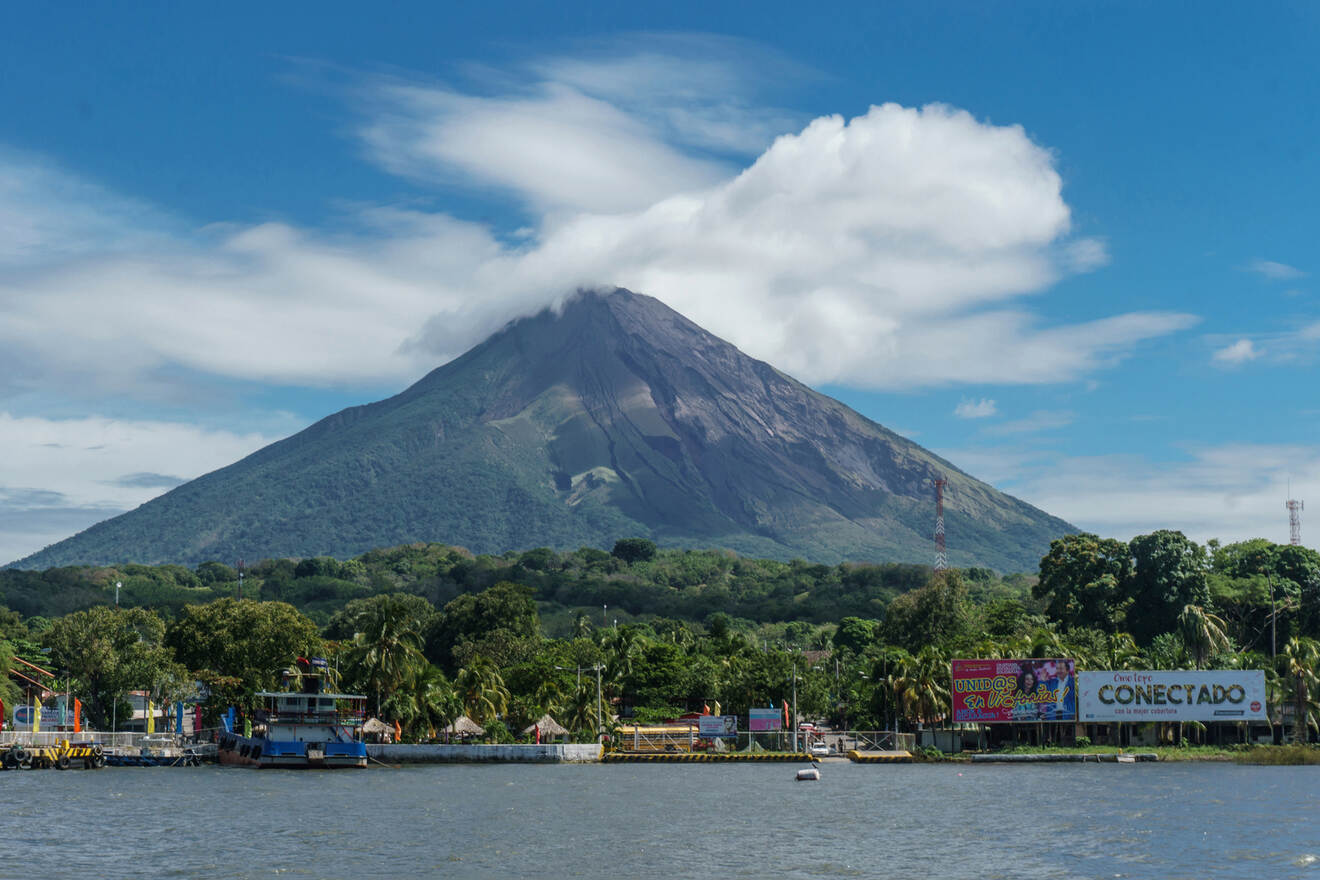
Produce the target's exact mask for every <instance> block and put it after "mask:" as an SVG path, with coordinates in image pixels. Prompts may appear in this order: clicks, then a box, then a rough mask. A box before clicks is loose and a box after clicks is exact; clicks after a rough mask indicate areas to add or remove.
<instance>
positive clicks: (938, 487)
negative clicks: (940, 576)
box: [935, 477, 949, 572]
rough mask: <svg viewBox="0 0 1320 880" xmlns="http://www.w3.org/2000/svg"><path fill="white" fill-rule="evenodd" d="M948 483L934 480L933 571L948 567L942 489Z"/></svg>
mask: <svg viewBox="0 0 1320 880" xmlns="http://www.w3.org/2000/svg"><path fill="white" fill-rule="evenodd" d="M947 485H949V481H948V480H946V479H944V478H943V477H936V478H935V570H936V571H937V572H939V571H944V570H946V569H947V568H948V567H949V557H948V554H946V553H945V552H944V487H945V486H947Z"/></svg>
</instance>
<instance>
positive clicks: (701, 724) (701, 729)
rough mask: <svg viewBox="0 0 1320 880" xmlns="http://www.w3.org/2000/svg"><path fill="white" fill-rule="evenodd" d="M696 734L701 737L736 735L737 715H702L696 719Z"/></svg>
mask: <svg viewBox="0 0 1320 880" xmlns="http://www.w3.org/2000/svg"><path fill="white" fill-rule="evenodd" d="M697 735H698V736H700V737H701V738H702V739H712V738H714V737H727V736H737V735H738V716H737V715H702V716H701V717H699V718H698V719H697Z"/></svg>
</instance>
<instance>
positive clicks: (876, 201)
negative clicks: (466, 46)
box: [0, 53, 1195, 394]
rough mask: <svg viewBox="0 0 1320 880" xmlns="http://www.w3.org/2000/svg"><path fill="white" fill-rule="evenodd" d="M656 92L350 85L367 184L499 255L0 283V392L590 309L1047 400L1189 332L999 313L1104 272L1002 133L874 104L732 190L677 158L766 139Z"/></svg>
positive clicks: (849, 364)
mask: <svg viewBox="0 0 1320 880" xmlns="http://www.w3.org/2000/svg"><path fill="white" fill-rule="evenodd" d="M593 63H594V64H596V65H600V66H593ZM666 65H668V67H666ZM679 66H680V65H677V64H676V62H675V61H674V59H672V58H668V59H667V58H666V57H664V56H662V55H657V54H655V53H652V54H649V55H639V56H636V57H633V58H624V57H620V56H617V55H616V56H612V57H609V58H606V59H603V60H602V59H596V60H595V61H591V60H585V61H584V60H573V61H570V60H566V59H562V58H560V59H545V60H542V61H541V62H538V63H533V64H531V65H529V69H531V70H533V71H534V77H533V79H532V80H531V81H528V82H523V81H518V82H515V83H513V84H511V85H506V87H505V88H504V89H503V90H502V91H500V90H495V91H494V92H492V91H491V89H490V88H487V89H486V91H484V92H482V93H481V94H476V93H465V92H461V91H459V90H458V89H457V88H456V87H454V86H451V85H444V84H434V83H422V82H417V81H406V80H401V79H398V78H395V79H390V80H382V79H379V78H370V79H366V80H364V81H363V82H362V84H361V85H360V87H359V89H358V90H357V92H356V93H355V94H356V96H357V100H358V101H359V102H360V103H359V104H358V106H359V108H360V109H362V111H363V112H366V113H367V114H368V115H369V119H368V121H367V122H365V123H364V124H363V126H362V128H361V132H360V133H361V136H362V137H363V138H364V142H365V143H366V144H367V145H368V150H369V154H370V155H371V157H372V158H373V159H374V160H375V161H378V162H380V163H382V164H383V165H384V166H385V167H387V168H390V169H392V170H394V171H397V172H398V173H400V174H404V175H407V176H409V177H410V178H413V179H416V180H424V181H425V180H435V181H446V180H452V179H453V178H454V177H455V175H461V176H464V177H466V178H468V179H472V180H476V181H479V182H481V183H483V184H486V185H490V186H497V187H500V188H502V189H505V190H507V191H509V192H510V193H512V194H514V195H515V196H516V197H517V198H518V199H520V200H521V201H523V202H524V203H525V204H526V205H528V206H529V209H531V210H533V211H534V212H536V213H535V215H534V216H535V222H534V223H533V224H532V225H531V226H529V227H528V228H527V229H526V230H524V234H523V235H521V236H520V237H518V238H516V239H514V240H513V241H512V242H510V240H509V239H508V238H507V237H501V236H499V235H497V234H496V233H495V232H494V231H492V230H491V229H489V228H487V227H486V226H484V225H481V224H477V223H472V222H466V221H462V220H459V219H456V218H454V217H451V216H447V215H445V214H443V213H434V212H426V211H420V210H415V209H407V210H405V209H399V208H394V207H389V206H374V207H373V206H367V207H357V208H353V209H350V210H349V211H348V213H347V215H346V216H344V217H342V218H340V222H339V223H338V224H337V225H333V226H331V227H329V228H327V229H321V230H316V231H314V230H309V229H300V228H297V227H294V226H290V225H288V224H282V223H266V224H261V225H256V226H232V225H225V224H216V225H213V226H211V227H208V228H206V229H203V230H196V231H193V232H190V233H187V234H178V235H175V236H173V237H172V238H168V239H167V240H165V241H163V242H160V241H156V240H154V239H153V243H149V244H141V243H140V244H139V245H138V246H135V247H130V248H128V249H127V250H125V249H124V248H123V247H122V246H121V244H120V243H116V244H115V245H114V246H113V247H110V246H106V247H102V248H100V249H99V250H93V251H92V252H89V253H86V254H83V255H80V257H79V258H78V259H76V260H65V261H56V262H55V263H54V264H52V265H49V266H47V267H45V268H43V269H40V270H33V271H24V272H20V273H11V274H7V275H5V276H4V279H3V280H0V316H3V318H4V320H3V321H0V343H2V345H0V351H2V352H3V353H0V362H3V366H4V367H5V369H4V371H3V373H4V374H5V375H6V376H7V381H9V382H10V383H11V384H18V383H21V384H22V385H23V387H25V388H32V387H41V386H42V385H43V383H44V384H47V385H49V384H51V383H57V384H62V385H64V386H66V387H72V386H74V385H77V386H79V387H83V388H87V389H90V390H92V391H94V392H96V393H101V392H104V391H115V390H119V391H123V392H125V393H130V394H138V393H141V390H140V389H142V388H144V387H149V386H150V382H151V381H152V379H153V378H154V377H156V376H160V375H162V374H165V373H170V372H177V368H180V367H182V368H185V369H186V370H187V371H189V372H191V373H196V374H199V375H208V376H222V377H236V378H241V379H245V380H251V381H258V382H276V383H284V384H292V385H327V384H337V385H344V384H359V385H362V384H372V385H379V384H381V383H390V382H394V383H398V384H403V383H405V382H406V381H408V380H411V379H413V378H415V377H416V376H418V375H420V374H421V373H422V372H424V371H425V370H427V369H429V368H431V367H433V366H435V365H436V364H437V363H440V362H443V361H444V360H447V359H449V358H452V357H454V356H456V355H458V354H460V353H462V351H464V350H465V349H466V348H468V347H470V346H471V345H473V344H475V343H476V342H478V341H480V339H481V338H483V337H484V336H485V335H487V334H489V333H490V332H491V331H493V330H494V329H496V328H498V327H499V326H500V325H501V324H502V323H504V322H505V321H507V320H509V319H510V318H512V317H515V316H517V315H519V314H526V313H529V312H532V311H535V310H537V309H539V308H541V307H543V306H545V305H547V304H550V303H553V302H555V301H556V300H557V299H560V298H562V297H563V296H564V295H566V294H567V293H568V292H571V291H573V290H574V289H576V288H579V287H608V286H612V285H616V284H617V285H621V286H625V287H629V288H631V289H633V290H637V291H640V292H643V293H649V294H652V295H654V296H657V297H659V298H660V299H662V300H664V301H665V302H667V303H668V304H669V305H671V306H673V307H674V308H676V309H678V310H679V311H681V312H683V313H684V314H686V315H688V316H689V317H691V318H692V319H693V320H695V321H697V322H698V323H699V324H702V325H703V326H705V327H707V328H708V329H710V330H711V331H713V332H715V333H717V334H719V335H721V336H724V337H725V338H727V339H729V340H731V341H732V342H734V343H735V344H737V345H739V346H740V347H741V348H743V349H744V350H745V351H747V352H749V353H750V354H753V355H755V356H757V357H760V358H763V359H765V360H768V361H770V362H771V363H774V364H775V365H776V366H779V367H780V368H782V369H785V370H786V371H788V372H790V373H792V374H794V375H797V376H799V377H801V378H803V379H805V380H806V381H809V382H815V383H823V382H837V383H843V384H851V385H856V386H863V387H872V388H912V387H920V386H930V385H948V384H957V383H960V382H977V383H984V382H1003V383H1052V382H1061V381H1069V380H1073V379H1078V378H1082V377H1084V376H1085V375H1086V374H1087V373H1090V372H1093V371H1095V370H1097V369H1100V368H1103V367H1105V366H1107V365H1109V364H1111V363H1113V362H1114V361H1115V360H1117V359H1119V358H1121V357H1123V356H1125V355H1126V354H1127V353H1128V352H1130V351H1131V349H1132V348H1133V346H1135V345H1137V344H1139V343H1140V342H1142V341H1143V340H1146V339H1150V338H1152V337H1157V336H1160V335H1163V334H1167V333H1170V332H1174V331H1177V330H1180V329H1183V328H1185V327H1188V326H1190V325H1191V324H1192V323H1193V322H1194V321H1195V319H1194V318H1193V317H1191V316H1189V315H1185V314H1170V313H1160V312H1139V313H1128V314H1121V315H1114V316H1110V317H1102V318H1099V319H1096V320H1093V321H1088V322H1085V323H1081V324H1058V323H1047V322H1045V321H1043V320H1042V319H1041V318H1040V317H1038V316H1037V315H1036V314H1034V313H1033V312H1031V311H1028V310H1026V309H1025V308H1023V307H1021V306H1020V305H1018V304H1017V303H1018V302H1019V301H1020V300H1021V299H1022V298H1023V297H1025V296H1027V295H1033V294H1039V293H1040V292H1041V291H1043V290H1046V289H1047V288H1048V287H1049V285H1050V284H1051V283H1053V282H1054V281H1056V280H1057V279H1059V278H1060V277H1062V276H1064V275H1066V274H1067V273H1069V272H1076V271H1085V270H1090V269H1094V268H1096V267H1097V266H1099V265H1101V264H1103V262H1104V260H1105V259H1106V258H1107V257H1106V252H1105V247H1104V244H1103V242H1101V241H1099V240H1098V239H1094V238H1086V237H1077V236H1076V235H1075V233H1074V231H1073V228H1072V220H1071V213H1070V210H1069V208H1068V205H1067V204H1066V203H1065V201H1064V199H1063V197H1062V182H1061V180H1060V177H1059V175H1058V173H1057V171H1056V170H1055V168H1054V159H1053V156H1052V155H1051V153H1050V152H1049V151H1048V150H1047V149H1046V148H1044V147H1042V146H1040V145H1038V144H1036V143H1034V142H1033V141H1032V140H1031V139H1030V138H1029V137H1028V136H1027V135H1026V133H1025V132H1024V131H1023V130H1022V128H1021V127H1020V126H996V125H990V124H987V123H985V122H981V121H979V120H977V119H976V118H975V117H973V116H972V115H971V114H969V113H967V112H965V111H962V110H957V109H954V108H951V107H947V106H943V105H931V106H928V107H925V108H909V107H900V106H898V105H895V104H886V105H883V106H877V107H872V108H871V109H870V110H869V111H868V112H866V113H865V114H863V115H861V116H857V117H855V118H853V119H851V120H849V119H845V118H844V117H842V116H827V117H822V118H819V119H816V120H814V121H812V122H811V123H810V124H808V125H806V127H805V128H802V129H801V130H800V131H797V132H796V133H790V134H784V135H781V136H780V137H778V138H777V139H776V140H774V142H773V143H772V144H771V145H770V146H769V147H768V148H767V149H765V150H764V151H763V152H761V153H760V155H759V156H758V157H756V159H755V161H754V162H751V163H750V164H749V165H746V167H744V168H743V170H741V171H740V172H739V171H737V170H736V169H737V166H736V165H735V164H731V160H730V158H729V154H728V153H726V154H724V155H723V156H720V157H713V155H712V154H711V153H710V152H709V151H707V152H702V151H699V150H698V151H694V150H693V148H692V145H693V144H694V143H699V142H700V143H703V144H705V145H707V146H710V145H712V144H717V143H718V144H725V145H729V144H743V145H744V146H745V145H746V144H749V143H752V142H754V141H755V140H756V139H757V138H758V137H762V136H763V135H764V132H763V128H764V125H765V122H766V119H768V118H771V117H773V112H772V111H767V112H766V113H764V114H758V113H757V112H755V110H754V109H753V108H752V107H751V105H750V104H749V103H748V102H747V101H745V100H741V99H740V98H739V97H738V94H739V93H738V89H739V88H741V87H742V86H740V85H739V80H738V78H737V77H736V76H734V75H733V74H731V73H729V72H728V70H729V68H728V66H727V65H725V66H720V65H715V66H714V67H707V68H703V67H701V66H700V65H696V66H693V67H692V68H691V69H690V70H688V69H687V68H683V69H684V70H686V71H687V72H686V73H685V74H684V76H682V77H677V78H675V79H674V80H673V81H672V83H671V81H670V80H666V79H664V78H663V77H656V76H655V73H656V71H657V70H658V69H659V70H668V69H671V68H674V69H676V68H677V67H679ZM620 71H623V73H620ZM630 71H631V72H630ZM625 74H626V75H625ZM657 81H658V82H661V83H670V84H669V85H665V86H664V87H660V86H656V85H655V83H656V82H657ZM703 82H706V83H709V84H713V85H717V86H722V87H727V88H728V89H729V93H728V94H729V95H731V96H726V97H725V98H723V99H721V101H720V102H718V103H712V102H711V101H709V100H708V101H706V102H705V103H702V102H700V101H696V102H694V106H696V107H697V109H699V110H701V111H702V112H703V113H707V114H709V115H711V118H715V117H714V112H715V111H714V110H713V109H712V108H718V107H723V106H735V105H737V106H744V107H745V108H746V109H745V112H743V113H741V114H732V115H731V118H732V122H730V124H731V125H734V126H735V127H736V128H737V129H738V131H739V132H741V133H740V134H735V133H731V132H726V133H725V134H716V133H712V132H711V131H708V130H704V129H703V126H702V125H698V124H697V123H695V122H692V121H691V120H688V122H686V123H684V122H676V121H673V120H674V118H675V114H676V113H677V112H678V111H679V110H680V109H681V108H682V107H684V106H685V103H684V101H685V98H686V97H687V96H690V95H692V94H694V93H698V92H700V91H701V85H702V83H703ZM758 126H761V128H758ZM758 131H761V132H762V133H761V134H757V132H758ZM0 162H3V157H0ZM12 171H13V169H8V168H7V169H4V170H0V180H3V179H6V177H9V178H16V177H18V176H21V175H17V174H14V173H6V172H12ZM64 190H65V191H69V192H74V193H77V192H79V191H83V192H87V191H89V190H85V189H84V190H79V188H78V187H69V186H65V187H64ZM4 198H5V195H4V193H0V200H3V199H4ZM33 199H37V200H38V201H39V200H40V199H39V198H38V197H37V196H32V195H25V196H24V197H23V199H21V200H20V202H22V203H23V204H26V203H27V202H30V201H33ZM112 201H113V200H110V199H108V197H107V196H106V195H105V194H104V193H102V192H100V191H99V190H97V191H96V195H95V197H94V198H88V199H86V200H84V201H82V202H79V204H80V205H81V209H80V211H81V213H82V214H88V213H90V214H92V215H98V216H99V214H100V213H104V214H105V216H106V217H107V218H108V219H107V220H106V226H107V228H108V227H110V226H113V225H116V224H118V225H121V226H122V225H125V224H123V223H122V222H121V220H122V218H123V217H124V216H126V215H131V214H132V212H133V210H135V208H134V207H133V206H132V203H131V201H127V200H126V201H125V203H124V206H120V207H115V206H113V205H111V206H110V207H105V206H106V205H107V202H112ZM53 204H60V205H62V204H63V202H61V201H60V200H59V199H56V200H55V201H54V202H53ZM55 213H57V212H55ZM72 213H73V215H80V214H79V211H74V212H72ZM0 216H4V209H3V208H0ZM52 216H54V213H52ZM127 225H128V226H131V225H132V224H127ZM159 226H161V224H155V225H154V226H152V229H153V230H154V229H156V228H157V227H159ZM57 231H59V230H57ZM74 231H75V230H74V229H72V228H68V227H66V228H65V229H64V230H63V233H62V234H61V235H56V236H48V238H51V239H52V240H62V239H64V238H69V237H74V236H73V232H74ZM153 234H154V233H153ZM41 247H42V245H41V244H40V243H35V244H33V245H32V246H31V247H30V248H28V251H32V250H34V249H35V250H40V249H41ZM202 314H205V315H206V318H205V319H204V320H203V319H200V318H199V316H200V315H202Z"/></svg>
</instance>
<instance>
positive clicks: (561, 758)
mask: <svg viewBox="0 0 1320 880" xmlns="http://www.w3.org/2000/svg"><path fill="white" fill-rule="evenodd" d="M367 756H368V757H371V758H375V759H376V760H377V761H384V762H385V763H387V764H495V763H500V764H591V763H596V762H599V761H600V759H601V747H600V746H599V745H597V744H595V743H560V744H556V743H544V744H542V745H504V746H492V745H455V744H442V743H426V744H421V745H410V744H407V743H383V744H379V743H368V744H367Z"/></svg>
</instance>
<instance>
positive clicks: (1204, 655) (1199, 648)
mask: <svg viewBox="0 0 1320 880" xmlns="http://www.w3.org/2000/svg"><path fill="white" fill-rule="evenodd" d="M1226 629H1227V625H1226V624H1225V623H1224V621H1223V620H1222V619H1221V618H1219V617H1216V616H1215V615H1213V614H1211V613H1210V612H1208V611H1206V610H1205V609H1204V608H1202V607H1200V606H1199V605H1184V606H1183V610H1182V613H1181V614H1179V615H1178V634H1179V635H1180V636H1182V640H1183V645H1184V646H1186V648H1187V652H1188V653H1189V654H1191V655H1192V661H1193V662H1194V663H1195V664H1196V668H1197V669H1204V668H1205V662H1206V661H1207V660H1209V659H1210V657H1211V656H1213V655H1215V654H1222V653H1225V652H1227V651H1229V650H1230V649H1231V648H1232V641H1231V640H1230V639H1229V637H1228V634H1227V633H1226V632H1225V630H1226Z"/></svg>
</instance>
